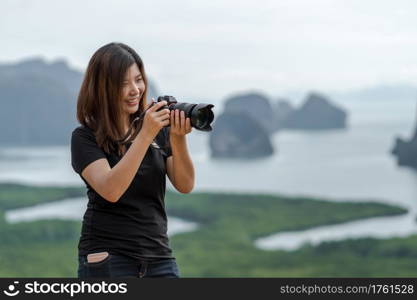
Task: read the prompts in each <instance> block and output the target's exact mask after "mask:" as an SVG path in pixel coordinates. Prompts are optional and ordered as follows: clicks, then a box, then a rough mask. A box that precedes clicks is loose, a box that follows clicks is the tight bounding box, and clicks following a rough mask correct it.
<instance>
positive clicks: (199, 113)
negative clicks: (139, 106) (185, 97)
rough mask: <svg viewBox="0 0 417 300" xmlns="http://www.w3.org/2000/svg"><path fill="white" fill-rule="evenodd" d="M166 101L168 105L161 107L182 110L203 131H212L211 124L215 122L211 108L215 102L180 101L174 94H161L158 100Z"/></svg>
mask: <svg viewBox="0 0 417 300" xmlns="http://www.w3.org/2000/svg"><path fill="white" fill-rule="evenodd" d="M161 101H166V102H167V105H166V106H164V107H162V108H160V109H159V110H161V109H166V108H167V109H169V111H172V110H176V109H178V110H180V111H183V112H184V113H185V117H186V118H190V121H191V126H192V127H194V128H195V129H198V130H201V131H211V130H212V127H211V126H210V124H211V123H212V122H213V119H214V114H213V111H212V110H211V109H212V108H213V107H214V105H213V104H206V103H200V104H194V103H185V102H178V101H177V99H175V98H174V97H173V96H159V97H158V99H157V101H156V102H161Z"/></svg>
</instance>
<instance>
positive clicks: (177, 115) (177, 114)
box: [175, 109, 181, 129]
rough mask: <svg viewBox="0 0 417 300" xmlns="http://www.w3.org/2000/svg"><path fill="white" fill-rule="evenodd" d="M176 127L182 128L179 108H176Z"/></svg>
mask: <svg viewBox="0 0 417 300" xmlns="http://www.w3.org/2000/svg"><path fill="white" fill-rule="evenodd" d="M175 128H178V129H181V124H180V111H179V110H178V109H176V110H175Z"/></svg>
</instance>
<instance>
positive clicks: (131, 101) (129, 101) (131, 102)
mask: <svg viewBox="0 0 417 300" xmlns="http://www.w3.org/2000/svg"><path fill="white" fill-rule="evenodd" d="M126 103H127V105H129V106H136V105H137V104H138V103H139V98H133V99H131V100H126Z"/></svg>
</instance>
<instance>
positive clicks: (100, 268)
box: [81, 254, 112, 278]
mask: <svg viewBox="0 0 417 300" xmlns="http://www.w3.org/2000/svg"><path fill="white" fill-rule="evenodd" d="M111 257H112V255H111V254H109V255H108V256H107V257H106V258H105V259H104V260H102V261H99V262H88V261H87V258H86V257H84V260H83V266H82V269H83V271H84V272H81V274H83V275H84V276H85V278H108V277H111V264H110V260H111Z"/></svg>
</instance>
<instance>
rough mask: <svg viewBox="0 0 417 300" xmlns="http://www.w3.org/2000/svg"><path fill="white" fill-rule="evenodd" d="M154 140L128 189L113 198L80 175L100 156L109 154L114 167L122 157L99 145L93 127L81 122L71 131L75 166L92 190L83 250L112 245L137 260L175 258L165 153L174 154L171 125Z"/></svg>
mask: <svg viewBox="0 0 417 300" xmlns="http://www.w3.org/2000/svg"><path fill="white" fill-rule="evenodd" d="M155 141H156V145H155V144H152V145H150V146H149V148H148V149H147V152H146V154H145V156H144V158H143V160H142V163H141V165H140V167H139V169H138V171H137V173H136V175H135V177H134V178H133V180H132V183H131V184H130V185H129V187H128V189H127V190H126V192H125V193H124V194H123V195H122V196H121V198H120V199H119V200H118V201H117V202H115V203H112V202H109V201H107V200H106V199H104V198H103V197H101V196H100V195H99V194H98V193H97V192H96V191H95V190H94V189H93V188H92V187H91V186H90V185H89V184H88V182H87V181H86V180H85V179H84V178H83V177H82V176H81V172H82V171H83V170H84V168H85V167H87V166H88V165H89V164H90V163H92V162H93V161H95V160H97V159H101V158H105V159H107V161H108V162H109V165H110V167H113V166H114V165H116V164H117V162H119V161H120V159H121V157H120V156H119V155H117V154H116V153H110V154H107V153H106V152H104V150H103V149H101V148H100V147H99V146H98V145H97V142H96V138H95V135H94V133H93V131H92V130H91V129H90V128H88V127H85V126H80V127H77V128H76V129H75V130H74V131H73V132H72V138H71V163H72V167H73V169H74V170H75V172H77V173H78V174H79V175H80V177H81V179H82V180H83V181H84V182H85V184H86V186H87V195H88V204H87V210H86V212H85V214H84V218H83V222H82V230H81V237H80V240H79V244H78V253H79V254H80V255H85V254H88V253H92V252H99V251H108V252H109V253H114V254H123V255H127V256H129V257H132V258H134V259H138V260H154V259H161V258H172V250H171V249H170V247H169V240H168V235H167V215H166V211H165V202H164V197H165V187H166V159H167V157H168V156H170V155H172V152H171V147H170V145H169V130H168V129H167V128H163V129H161V130H160V132H159V133H158V135H157V136H156V138H155ZM158 145H159V146H160V147H158ZM127 147H128V148H129V147H130V144H128V145H127Z"/></svg>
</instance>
